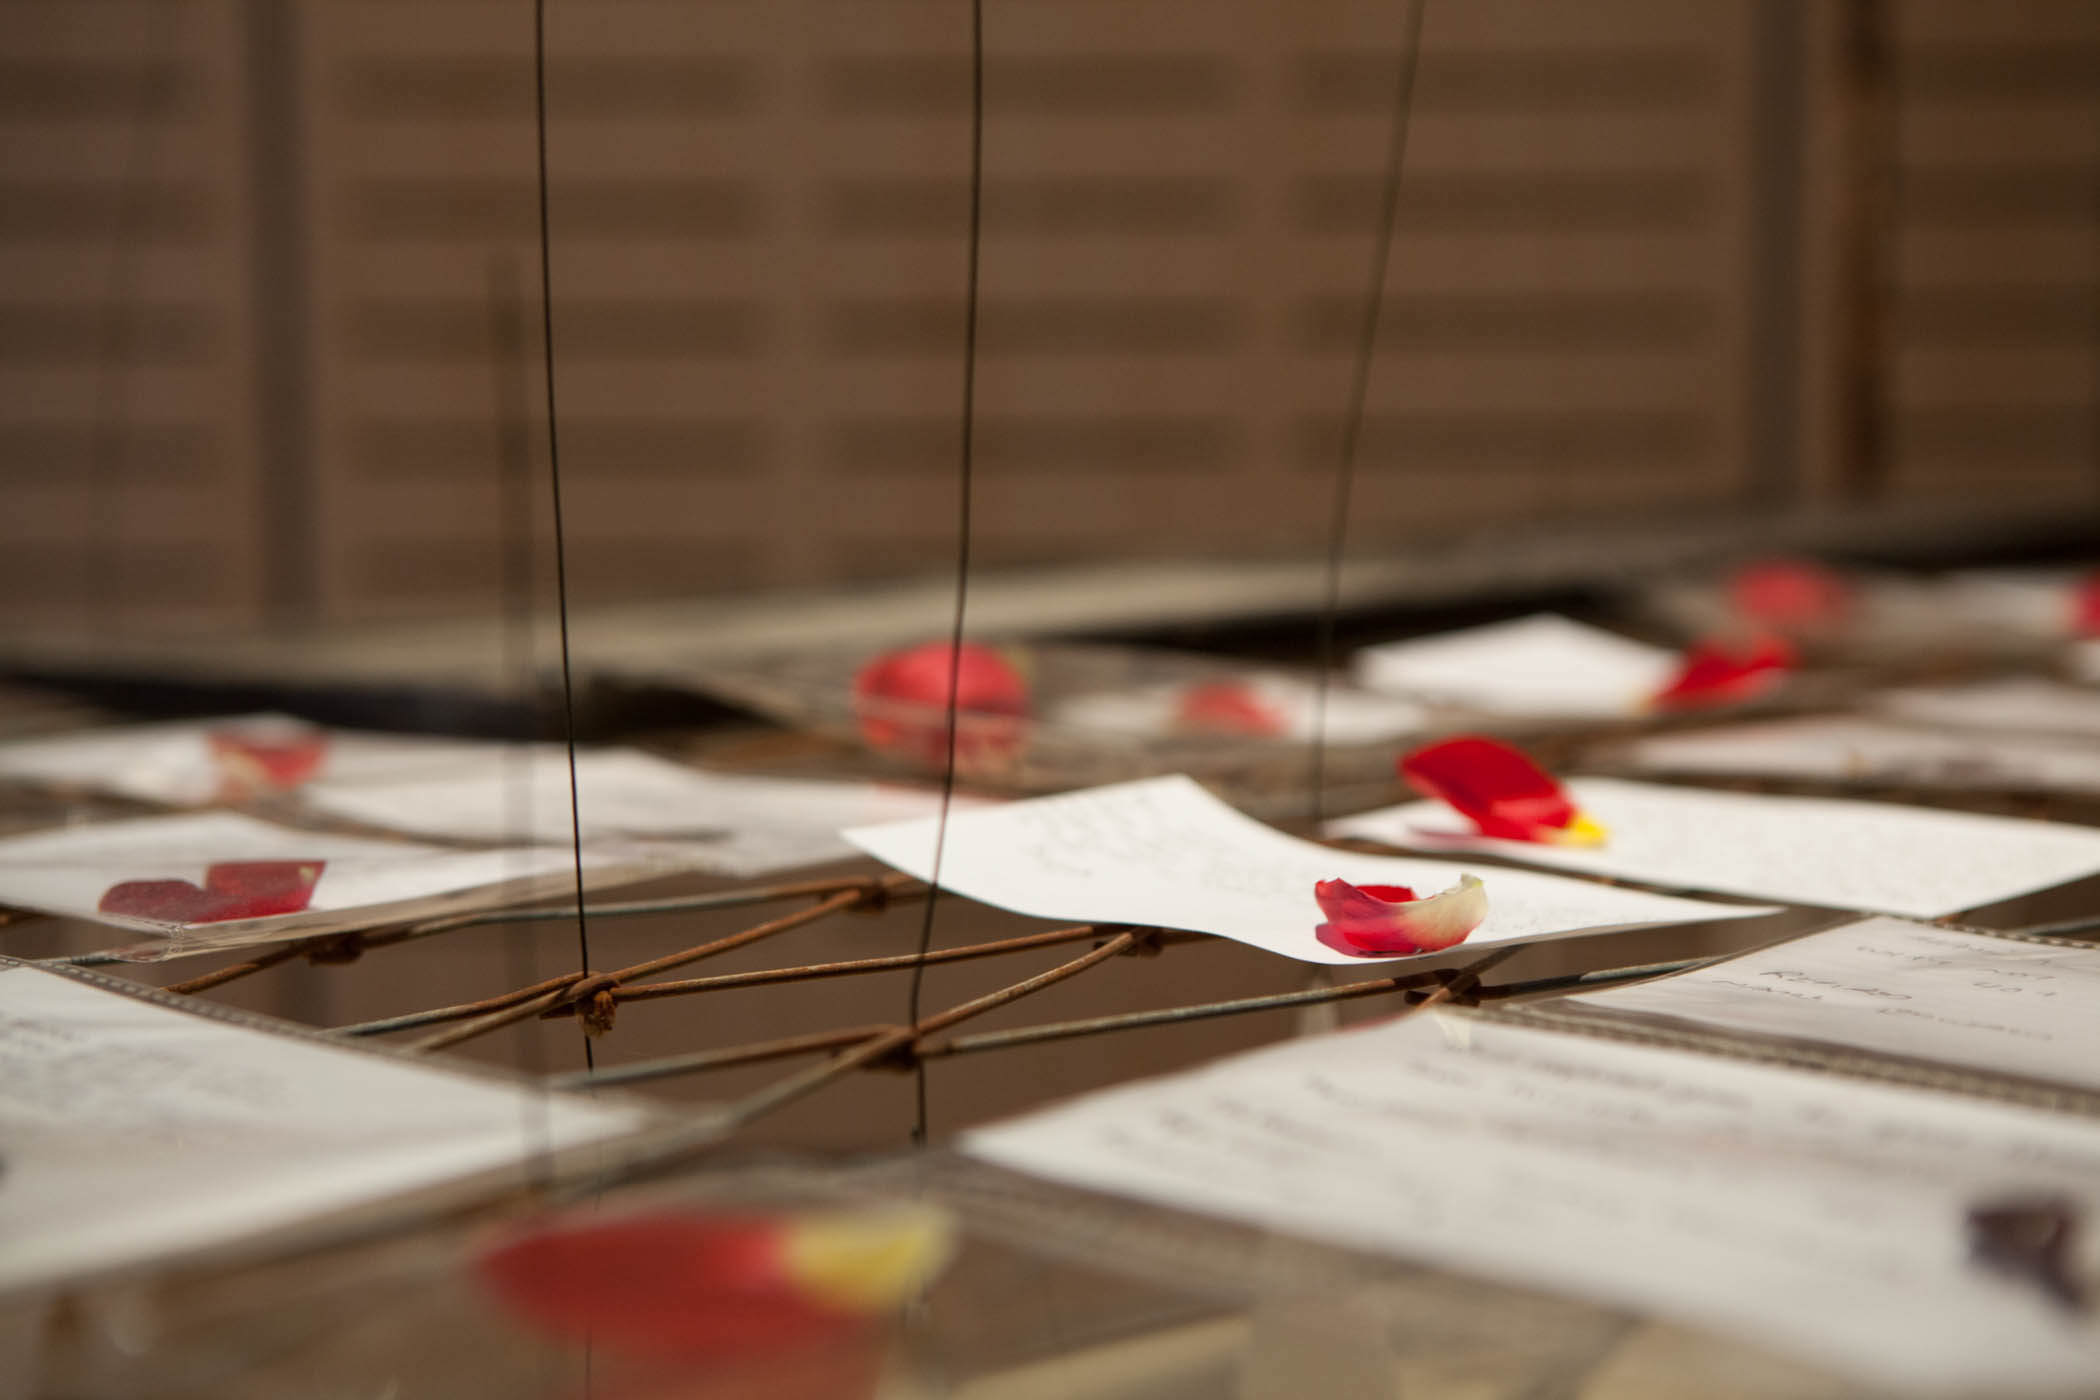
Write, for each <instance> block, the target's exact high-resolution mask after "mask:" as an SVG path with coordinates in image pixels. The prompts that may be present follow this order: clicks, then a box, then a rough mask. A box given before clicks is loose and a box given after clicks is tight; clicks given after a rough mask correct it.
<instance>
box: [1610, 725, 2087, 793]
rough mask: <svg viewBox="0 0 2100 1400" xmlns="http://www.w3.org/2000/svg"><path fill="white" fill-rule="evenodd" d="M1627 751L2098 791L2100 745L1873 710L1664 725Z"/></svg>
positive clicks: (1734, 769)
mask: <svg viewBox="0 0 2100 1400" xmlns="http://www.w3.org/2000/svg"><path fill="white" fill-rule="evenodd" d="M1621 753H1622V755H1623V757H1624V758H1625V760H1626V761H1627V762H1629V763H1631V764H1632V765H1634V766H1635V767H1639V768H1646V769H1649V770H1652V771H1654V772H1659V773H1698V774H1707V775H1714V776H1719V775H1732V776H1739V777H1759V778H1810V779H1820V780H1825V781H1829V782H1840V783H1886V784H1896V785H1905V784H1908V785H1916V786H1920V787H1968V788H1986V789H2000V790H2005V791H2016V792H2087V793H2091V792H2100V746H2095V745H2088V744H2076V743H2071V742H2068V741H2065V740H2062V739H2054V738H2036V737H2029V736H2026V735H2016V734H2000V733H1995V732H1984V731H1975V730H1965V731H1951V730H1932V729H1919V728H1913V727H1910V726H1907V725H1901V724H1889V723H1884V722H1882V721H1879V720H1871V719H1844V718H1838V719H1826V718H1822V717H1820V716H1808V717H1806V718H1802V719H1787V720H1773V721H1770V722H1768V723H1762V724H1739V725H1727V726H1724V727H1722V728H1718V729H1701V730H1695V731H1689V732H1686V733H1681V734H1659V735H1656V736H1654V737H1652V738H1647V739H1638V740H1635V741H1634V742H1632V743H1630V744H1628V745H1626V746H1625V748H1624V749H1623V750H1622V751H1621Z"/></svg>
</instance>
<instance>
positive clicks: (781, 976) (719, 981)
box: [548, 924, 1105, 1016]
mask: <svg viewBox="0 0 2100 1400" xmlns="http://www.w3.org/2000/svg"><path fill="white" fill-rule="evenodd" d="M1103 936H1105V935H1103V934H1102V933H1101V931H1100V929H1099V928H1097V927H1096V926H1095V925H1093V924H1079V925H1076V926H1074V927H1072V928H1060V929H1051V930H1049V931H1048V932H1045V933H1029V934H1023V935H1021V936H1020V937H1018V938H1002V939H1000V940H998V941H997V942H994V943H972V944H970V945H968V946H966V947H962V948H936V949H934V950H933V951H932V952H930V953H928V954H927V955H926V957H925V958H924V959H923V961H924V962H925V963H926V964H927V965H928V966H932V965H934V964H936V963H950V962H968V961H971V960H973V959H977V958H993V957H998V956H999V955H1000V954H1002V953H1022V952H1027V951H1029V950H1030V949H1033V948H1054V947H1056V946H1058V945H1059V944H1062V943H1081V942H1084V941H1086V940H1087V939H1089V938H1100V937H1103ZM920 961H921V959H920V957H919V955H918V954H917V953H896V954H892V955H890V956H887V957H880V958H856V959H854V960H853V961H851V962H834V963H809V964H805V965H803V966H800V967H765V968H757V969H754V970H753V971H750V972H723V973H718V974H716V975H715V976H713V977H689V978H685V979H683V980H681V981H676V982H644V983H642V984H641V985H639V986H634V987H616V988H614V989H613V993H612V995H613V998H614V1000H616V1001H620V1002H629V1001H653V1000H655V999H657V998H659V997H675V996H684V995H686V994H688V993H692V992H709V991H719V990H722V989H724V988H730V987H763V986H769V985H772V984H774V983H778V982H805V981H815V980H818V979H820V978H826V977H851V976H853V975H854V974H856V973H861V972H888V971H893V970H895V969H897V968H905V967H912V966H914V965H916V964H918V963H919V962H920ZM573 1012H574V1008H573V1007H556V1008H555V1009H554V1010H553V1011H552V1012H550V1013H548V1014H549V1015H553V1016H561V1015H569V1014H573Z"/></svg>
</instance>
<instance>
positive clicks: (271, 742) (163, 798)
mask: <svg viewBox="0 0 2100 1400" xmlns="http://www.w3.org/2000/svg"><path fill="white" fill-rule="evenodd" d="M500 752H502V745H499V744H492V743H486V742H481V741H476V740H466V739H430V738H418V737H414V736H407V735H395V734H365V733H358V732H356V731H352V730H341V729H324V728H322V727H321V726H319V725H315V724H308V723H307V722H306V721H304V720H298V719H293V718H291V717H290V716H288V715H277V714H253V715H233V716H229V717H227V718H224V719H208V720H183V721H180V722H177V723H172V724H138V725H124V726H119V727H116V728H106V729H91V730H85V731H83V732H80V733H77V734H53V735H48V736H44V737H39V738H34V739H18V740H15V741H13V742H11V743H6V744H0V778H6V779H14V780H17V781H21V782H34V783H40V784H46V785H50V786H62V787H74V788H84V789H91V790H93V791H96V792H106V793H112V794H115V795H116V796H119V797H133V798H138V799H140V800H142V801H146V802H161V803H166V804H168V805H170V806H178V807H194V806H202V805H204V804H206V803H211V802H219V801H226V800H234V801H238V800H240V799H242V798H244V797H249V796H254V795H256V794H257V793H258V792H267V791H273V790H280V789H292V788H297V787H299V786H301V785H302V784H305V783H309V782H314V781H318V780H320V779H323V778H353V779H374V778H385V777H390V776H394V775H398V774H403V773H413V772H417V771H419V770H425V769H429V768H431V767H434V766H438V765H443V764H447V763H455V762H459V761H461V760H462V759H472V758H475V757H478V756H481V755H486V754H489V753H500Z"/></svg>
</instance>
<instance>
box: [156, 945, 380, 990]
mask: <svg viewBox="0 0 2100 1400" xmlns="http://www.w3.org/2000/svg"><path fill="white" fill-rule="evenodd" d="M343 937H344V935H342V934H339V933H332V934H329V935H328V936H327V937H325V938H308V939H302V940H301V941H299V942H297V943H285V944H281V945H279V946H278V947H275V948H272V949H271V950H270V951H269V952H267V953H264V954H262V955H261V956H259V957H254V958H250V959H249V960H248V961H246V962H238V963H233V964H231V965H229V966H226V967H221V968H216V969H214V970H213V971H210V972H207V973H204V974H203V975H202V976H199V977H192V978H190V979H189V980H188V981H186V982H173V983H170V984H169V985H167V986H165V987H163V988H161V990H162V991H164V992H169V993H172V994H173V995H175V996H192V995H194V994H196V993H198V992H208V991H210V990H211V989H212V988H213V987H223V986H225V985H226V984H227V983H228V982H237V981H239V980H240V979H241V978H243V977H246V976H248V975H250V974H251V973H256V972H261V971H262V970H263V969H264V968H270V967H275V966H277V965H278V964H279V963H283V962H290V961H291V960H292V959H293V958H296V957H298V956H299V955H300V954H301V953H306V952H311V951H312V950H313V949H315V948H318V947H320V946H321V945H323V944H325V943H339V942H341V941H342V939H343Z"/></svg>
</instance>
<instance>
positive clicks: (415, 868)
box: [0, 812, 636, 956]
mask: <svg viewBox="0 0 2100 1400" xmlns="http://www.w3.org/2000/svg"><path fill="white" fill-rule="evenodd" d="M635 873H636V872H635V871H633V870H632V869H631V868H623V867H620V866H617V865H615V864H614V863H613V862H610V861H607V860H603V859H599V858H595V857H593V856H591V855H590V854H589V853H586V855H585V875H586V883H587V884H604V883H606V882H607V881H608V880H610V879H615V878H631V877H632V876H633V875H634V874H635ZM574 880H575V867H574V864H573V861H572V858H571V856H570V853H569V852H568V851H566V850H562V849H560V848H558V847H553V846H545V847H537V848H519V847H511V848H504V849H497V850H487V851H457V850H445V849H443V848H441V847H437V846H425V845H418V844H415V843H412V842H407V841H387V840H373V839H370V838H366V837H357V836H338V835H334V834H331V833H327V832H313V831H297V830H294V829H292V828H290V827H283V826H276V825H273V824H271V823H269V822H262V821H257V820H255V819H254V818H252V817H246V816H242V815H240V814H239V813H235V812H200V813H196V814H193V815H184V816H166V817H141V818H138V819H136V820H133V821H122V822H104V823H100V824H97V825H91V826H72V827H63V828H60V829H58V830H54V831H41V832H37V833H35V834H34V835H29V836H17V837H11V838H9V839H7V840H4V841H0V905H4V906H8V907H11V908H19V909H40V910H43V911H44V912H46V913H50V914H60V915H66V916H70V917H74V918H82V919H93V920H95V921H97V922H99V923H104V924H111V925H114V926H116V927H118V928H128V929H136V930H138V931H140V932H142V933H150V934H154V935H157V936H158V937H160V938H162V939H165V940H166V943H165V944H164V945H163V947H164V949H165V952H166V953H167V954H168V955H170V956H172V955H175V954H179V953H188V952H199V951H204V950H207V949H211V948H227V947H236V946H240V945H244V944H249V943H265V942H270V941H273V940H277V939H284V938H292V937H300V936H304V935H308V934H319V933H331V932H335V931H337V930H341V929H352V928H362V927H368V926H370V925H372V924H376V923H380V922H384V921H385V920H387V919H389V918H401V917H409V918H413V917H420V916H422V915H423V914H426V913H429V914H437V913H449V912H453V911H456V910H461V909H473V908H490V907H495V906H499V905H502V904H505V903H515V902H518V901H522V900H526V899H534V898H539V897H541V896H544V895H549V894H556V893H560V892H563V891H569V890H573V888H574Z"/></svg>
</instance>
